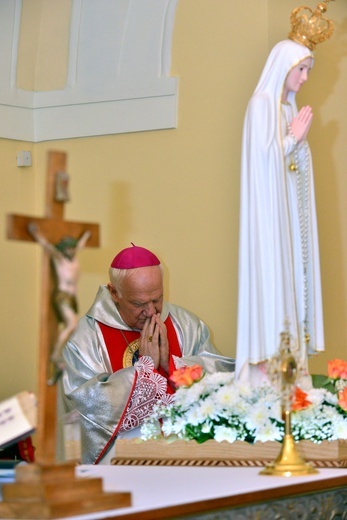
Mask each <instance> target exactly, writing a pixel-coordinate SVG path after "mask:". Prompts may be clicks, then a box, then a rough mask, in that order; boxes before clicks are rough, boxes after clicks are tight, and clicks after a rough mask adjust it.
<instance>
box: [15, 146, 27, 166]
mask: <svg viewBox="0 0 347 520" xmlns="http://www.w3.org/2000/svg"><path fill="white" fill-rule="evenodd" d="M16 157H17V166H31V152H26V151H23V150H22V151H21V152H17V154H16Z"/></svg>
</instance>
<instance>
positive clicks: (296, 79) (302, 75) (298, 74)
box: [284, 58, 313, 93]
mask: <svg viewBox="0 0 347 520" xmlns="http://www.w3.org/2000/svg"><path fill="white" fill-rule="evenodd" d="M312 65H313V59H312V58H305V59H304V60H302V61H300V62H299V63H298V64H297V65H295V67H293V68H292V69H291V70H290V72H289V73H288V76H287V78H286V81H285V85H284V90H285V91H286V92H287V93H288V92H295V93H296V92H299V90H300V88H301V86H302V85H303V84H304V83H305V82H306V81H307V80H308V76H309V73H310V70H311V69H312Z"/></svg>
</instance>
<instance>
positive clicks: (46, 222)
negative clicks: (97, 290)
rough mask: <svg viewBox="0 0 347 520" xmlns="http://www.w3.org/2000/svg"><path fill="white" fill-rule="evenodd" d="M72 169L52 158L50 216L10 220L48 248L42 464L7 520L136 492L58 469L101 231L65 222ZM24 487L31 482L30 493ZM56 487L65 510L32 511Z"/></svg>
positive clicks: (68, 467)
mask: <svg viewBox="0 0 347 520" xmlns="http://www.w3.org/2000/svg"><path fill="white" fill-rule="evenodd" d="M66 162H67V161H66V154H65V153H63V152H54V151H51V152H49V154H48V167H47V187H46V210H45V216H44V217H30V216H24V215H8V216H7V238H9V239H12V240H24V241H31V242H32V241H35V242H37V243H39V244H40V245H41V246H42V249H43V264H42V283H41V285H42V286H41V316H40V322H41V324H40V325H41V326H40V345H39V381H38V383H39V384H38V425H37V438H36V444H37V448H36V452H35V459H36V463H35V464H33V465H31V464H29V465H28V466H22V467H21V466H19V467H17V469H16V479H17V481H18V482H15V483H13V484H7V485H5V486H4V489H3V497H4V500H3V502H2V503H1V504H0V514H1V513H2V512H4V513H5V514H6V515H7V516H5V518H24V517H23V516H21V515H22V514H25V515H26V516H25V517H26V518H36V519H38V518H55V517H56V516H70V515H73V514H81V513H87V512H91V511H98V510H100V511H101V510H105V509H114V508H118V507H126V506H128V505H130V493H104V492H103V491H102V480H101V479H89V480H91V481H94V483H93V482H91V483H90V484H88V485H86V483H85V482H83V483H82V485H81V483H80V480H81V479H76V478H75V464H74V463H73V464H71V463H70V464H57V463H56V445H57V412H56V409H57V385H56V384H55V383H56V382H57V380H58V379H59V377H60V375H61V373H62V370H63V364H62V358H61V349H62V347H63V346H64V344H65V343H66V341H67V339H68V337H69V336H70V334H71V332H72V331H73V330H74V328H75V326H76V324H77V278H78V274H79V264H78V261H77V258H76V256H77V254H78V252H79V251H80V250H81V249H82V248H84V247H98V246H99V225H98V224H93V223H87V222H71V221H66V220H64V204H65V202H67V201H68V200H69V193H68V181H69V176H68V174H67V173H66ZM22 482H26V483H27V485H26V486H24V491H23V486H22ZM52 483H54V485H55V486H56V488H57V492H58V494H59V497H60V501H59V504H58V503H57V500H56V499H55V498H54V496H53V497H52V496H51V497H48V496H47V497H46V501H42V499H38V501H37V502H35V501H34V502H33V503H32V504H31V505H30V508H29V503H28V502H27V499H28V498H29V495H30V496H32V489H31V487H32V486H34V487H35V486H36V487H37V488H38V489H40V490H42V489H45V490H46V489H48V488H47V486H48V487H49V486H51V485H52ZM28 484H30V485H29V487H28ZM6 486H8V488H6ZM30 486H31V487H30ZM28 489H29V491H26V490H28ZM30 489H31V491H30ZM23 492H24V495H25V496H23ZM28 493H29V494H28ZM7 495H8V496H7ZM44 495H45V496H46V494H45V493H44ZM63 497H64V499H63ZM23 500H24V502H23ZM30 511H31V512H30ZM30 514H32V515H33V516H30ZM27 515H29V516H27ZM40 515H42V516H40Z"/></svg>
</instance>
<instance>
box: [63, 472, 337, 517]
mask: <svg viewBox="0 0 347 520" xmlns="http://www.w3.org/2000/svg"><path fill="white" fill-rule="evenodd" d="M259 471H260V468H250V467H248V468H233V467H231V468H230V467H186V466H185V467H178V466H176V467H175V466H162V467H160V466H102V465H100V466H89V465H88V466H80V467H78V468H77V475H78V476H83V477H102V478H103V479H104V490H105V491H117V492H119V491H130V492H131V493H132V506H131V507H129V508H122V509H115V510H112V511H106V512H105V511H104V512H100V513H93V514H89V515H83V516H81V515H80V516H75V517H68V518H69V519H70V520H72V519H73V520H96V519H100V520H101V519H118V518H124V519H125V520H156V519H162V518H166V519H168V518H171V519H174V518H189V519H191V520H192V519H202V520H203V519H205V520H207V519H208V520H211V519H217V518H218V520H221V519H223V520H227V519H232V520H236V519H237V520H240V519H242V520H243V519H251V520H255V519H257V520H265V519H266V520H271V519H275V518H277V519H293V520H294V519H295V520H297V518H305V519H309V518H315V519H324V520H325V519H327V518H329V519H330V518H336V519H337V518H339V519H340V518H346V517H347V469H342V468H336V469H320V470H319V473H318V474H315V475H310V476H303V477H288V478H286V477H272V476H263V475H259ZM276 515H277V516H276ZM334 515H335V516H334ZM65 520H68V519H67V518H66V519H65Z"/></svg>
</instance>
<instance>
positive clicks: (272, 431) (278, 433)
mask: <svg viewBox="0 0 347 520" xmlns="http://www.w3.org/2000/svg"><path fill="white" fill-rule="evenodd" d="M255 436H256V440H257V441H260V442H266V441H280V440H281V439H282V437H283V431H282V429H280V428H279V427H278V426H276V425H275V424H273V423H272V422H271V421H269V420H267V421H265V422H264V424H262V425H261V426H260V427H259V428H257V430H256V432H255Z"/></svg>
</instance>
